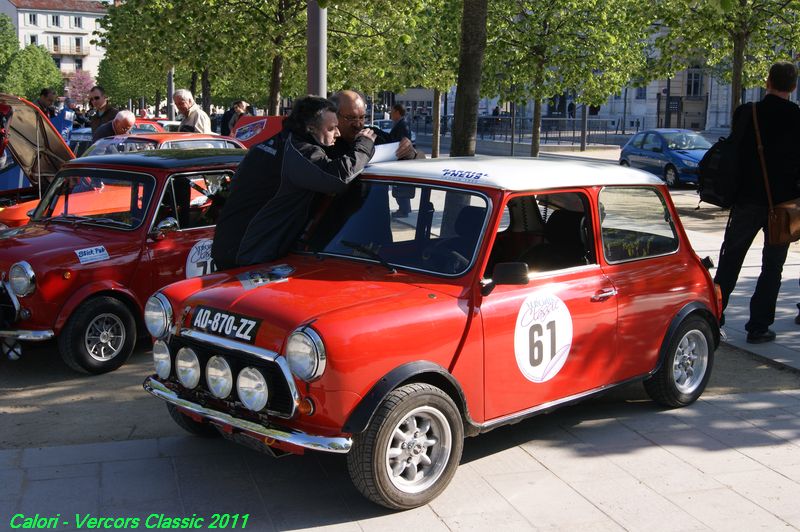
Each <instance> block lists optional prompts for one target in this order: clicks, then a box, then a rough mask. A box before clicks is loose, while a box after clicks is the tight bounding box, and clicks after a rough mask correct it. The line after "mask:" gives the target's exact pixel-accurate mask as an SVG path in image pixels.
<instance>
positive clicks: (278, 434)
mask: <svg viewBox="0 0 800 532" xmlns="http://www.w3.org/2000/svg"><path fill="white" fill-rule="evenodd" d="M142 386H143V387H144V389H145V390H146V391H147V392H149V393H151V394H152V395H154V396H156V397H158V398H159V399H161V400H162V401H166V402H168V403H171V404H173V405H175V406H177V407H180V408H182V409H184V410H188V411H190V412H193V413H194V414H197V415H199V416H201V417H203V418H204V419H207V420H208V421H210V422H212V423H214V424H219V425H224V426H228V427H232V428H233V429H235V430H238V431H242V432H245V433H248V434H250V435H253V436H256V437H258V438H260V439H262V440H275V441H278V442H283V443H287V444H289V445H295V446H298V447H302V448H304V449H310V450H313V451H324V452H328V453H347V452H348V451H350V448H351V447H352V446H353V440H352V439H351V438H345V437H341V436H340V437H326V436H316V435H313V434H306V433H305V432H301V431H299V430H295V429H290V428H285V427H279V426H274V425H270V426H269V427H265V426H264V425H261V424H259V423H253V422H252V421H247V420H244V419H238V418H235V417H233V416H231V415H229V414H226V413H224V412H220V411H218V410H213V409H211V408H206V407H204V406H201V405H199V404H197V403H193V402H191V401H187V400H185V399H181V398H180V397H178V395H177V394H176V393H175V392H173V391H172V390H170V389H169V388H167V387H166V386H164V385H163V384H162V383H161V382H159V381H158V380H157V379H155V378H153V377H152V376H151V377H147V378H146V379H145V380H144V383H143V384H142Z"/></svg>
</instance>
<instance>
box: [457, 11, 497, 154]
mask: <svg viewBox="0 0 800 532" xmlns="http://www.w3.org/2000/svg"><path fill="white" fill-rule="evenodd" d="M488 3H489V0H464V10H463V13H462V18H461V49H460V51H459V54H458V55H459V64H458V85H457V88H456V105H455V110H454V113H453V114H454V116H453V136H452V142H451V145H450V156H451V157H453V156H459V155H475V137H476V135H477V130H478V102H479V100H480V90H481V72H482V70H483V55H484V52H485V51H486V16H487V10H488Z"/></svg>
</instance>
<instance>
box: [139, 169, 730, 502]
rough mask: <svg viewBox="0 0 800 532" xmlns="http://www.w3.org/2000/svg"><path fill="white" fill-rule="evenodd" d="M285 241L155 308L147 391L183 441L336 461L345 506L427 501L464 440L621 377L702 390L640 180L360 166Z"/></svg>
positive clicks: (690, 322) (183, 286)
mask: <svg viewBox="0 0 800 532" xmlns="http://www.w3.org/2000/svg"><path fill="white" fill-rule="evenodd" d="M401 198H407V199H409V200H410V202H411V205H412V212H411V213H410V214H409V215H407V216H404V215H398V214H396V213H395V212H393V211H395V210H396V207H395V201H396V200H397V199H401ZM299 242H302V245H299V247H298V250H297V252H294V253H292V254H290V255H289V256H287V257H286V258H284V259H282V260H281V261H278V262H275V263H270V264H263V265H259V266H253V267H247V268H240V269H234V270H230V271H224V272H217V273H215V274H212V275H209V276H206V277H203V278H194V279H187V280H184V281H180V282H178V283H175V284H172V285H169V286H167V287H165V288H163V289H162V290H160V291H159V292H157V293H156V294H155V295H154V296H153V297H151V298H150V299H149V300H148V302H147V305H146V307H145V323H146V325H147V327H148V330H149V331H150V333H151V334H152V335H153V336H154V337H155V338H156V342H155V344H154V347H153V359H154V363H155V370H156V374H155V375H152V376H151V377H149V378H147V380H146V381H145V383H144V387H145V389H146V390H147V391H149V392H150V393H151V394H153V395H155V396H156V397H158V398H160V399H163V400H164V401H166V402H167V407H168V409H169V411H170V414H171V415H172V417H173V418H174V419H175V420H176V421H177V423H178V424H179V425H181V426H182V427H184V428H186V429H187V430H189V431H190V432H195V433H209V432H214V431H218V432H220V433H221V434H223V435H225V436H226V437H229V438H231V439H234V440H236V441H239V442H243V443H246V444H248V445H249V446H256V447H259V448H261V449H262V450H264V451H267V452H271V453H273V454H278V453H285V452H291V453H302V452H304V451H305V450H318V451H326V452H333V453H347V463H348V468H349V471H350V474H351V477H352V479H353V482H354V483H355V485H356V486H357V487H358V489H359V490H360V491H361V492H362V493H363V494H364V495H365V496H367V497H368V498H370V499H371V500H373V501H375V502H377V503H379V504H382V505H385V506H387V507H389V508H396V509H402V508H411V507H415V506H419V505H421V504H424V503H426V502H428V501H430V500H431V499H432V498H433V497H435V496H436V495H438V494H439V493H440V492H441V491H442V490H443V489H444V488H445V487H446V486H447V484H448V482H449V481H450V479H451V478H452V476H453V474H454V472H455V470H456V468H457V466H458V463H459V459H460V457H461V451H462V446H463V438H464V436H465V435H466V436H471V435H476V434H479V433H481V432H485V431H488V430H490V429H492V428H494V427H497V426H500V425H503V424H507V423H514V422H516V421H518V420H520V419H522V418H525V417H527V416H532V415H535V414H538V413H542V412H546V411H549V410H552V409H553V408H554V407H557V406H560V405H564V404H568V403H572V402H574V401H577V400H581V399H584V398H586V397H589V396H591V395H593V394H596V393H599V392H603V391H606V390H608V389H609V388H610V387H612V386H617V385H620V384H625V383H629V382H632V381H635V380H643V381H644V384H645V386H646V388H647V391H648V392H649V394H650V395H651V397H652V398H653V399H654V400H656V401H657V402H659V403H662V404H665V405H669V406H672V407H677V406H684V405H688V404H690V403H692V402H693V401H695V400H696V399H697V398H698V397H699V396H700V394H701V393H702V392H703V390H704V389H705V386H706V383H707V382H708V379H709V376H710V374H711V367H712V362H713V358H714V350H715V349H716V347H717V345H718V342H719V325H718V318H719V315H720V300H719V295H718V292H717V291H716V290H715V286H714V284H713V282H712V280H711V277H710V275H709V273H708V271H707V269H706V268H705V267H704V265H703V263H702V261H701V260H700V259H699V258H698V257H697V255H696V254H695V253H694V251H693V250H692V248H691V247H690V245H689V241H688V240H687V238H686V234H685V233H684V230H683V228H682V227H681V224H680V221H679V220H678V215H677V213H676V211H675V208H674V206H673V205H672V202H671V200H670V197H669V194H668V192H667V189H666V187H665V186H664V185H663V184H662V183H661V181H660V180H658V179H656V178H655V177H653V176H651V175H650V174H646V173H644V172H639V171H636V170H630V169H625V168H620V167H616V166H612V165H604V164H580V163H567V162H544V161H537V160H524V159H493V158H462V159H429V160H426V161H408V162H393V163H387V164H380V165H374V166H371V167H368V168H367V169H366V170H365V172H364V174H363V176H362V177H361V178H359V180H357V181H356V182H354V183H352V184H351V186H350V188H349V189H348V192H347V193H345V194H344V195H342V196H340V197H338V198H336V199H335V200H334V201H333V202H332V203H331V204H330V205H329V208H328V209H327V210H325V211H324V213H323V214H321V215H320V217H319V218H318V219H317V218H315V219H312V221H311V222H310V224H309V229H308V231H307V232H306V234H304V235H303V236H302V237H301V238H300V239H299Z"/></svg>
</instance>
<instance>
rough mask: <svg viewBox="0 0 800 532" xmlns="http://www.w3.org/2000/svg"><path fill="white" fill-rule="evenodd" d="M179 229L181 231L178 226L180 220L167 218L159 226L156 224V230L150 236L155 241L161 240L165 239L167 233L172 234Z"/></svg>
mask: <svg viewBox="0 0 800 532" xmlns="http://www.w3.org/2000/svg"><path fill="white" fill-rule="evenodd" d="M178 229H180V226H179V225H178V220H176V219H175V218H173V217H172V216H167V217H166V218H164V219H163V220H161V221H160V222H158V224H156V227H155V229H153V230H152V231H151V232H150V235H149V236H150V237H151V238H152V239H153V240H161V239H162V238H164V235H165V234H166V233H172V232H173V231H177V230H178Z"/></svg>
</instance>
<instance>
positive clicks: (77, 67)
mask: <svg viewBox="0 0 800 532" xmlns="http://www.w3.org/2000/svg"><path fill="white" fill-rule="evenodd" d="M79 70H83V59H81V58H80V57H78V58H76V59H75V72H77V71H79Z"/></svg>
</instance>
